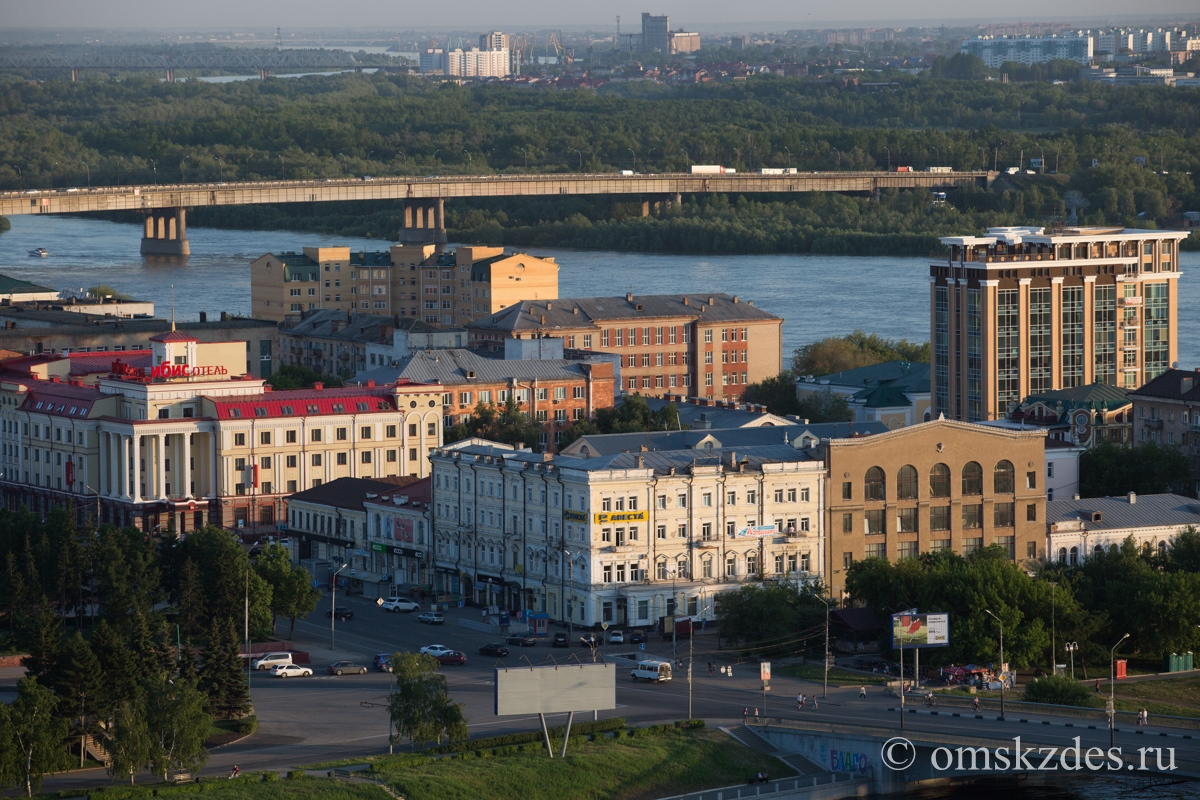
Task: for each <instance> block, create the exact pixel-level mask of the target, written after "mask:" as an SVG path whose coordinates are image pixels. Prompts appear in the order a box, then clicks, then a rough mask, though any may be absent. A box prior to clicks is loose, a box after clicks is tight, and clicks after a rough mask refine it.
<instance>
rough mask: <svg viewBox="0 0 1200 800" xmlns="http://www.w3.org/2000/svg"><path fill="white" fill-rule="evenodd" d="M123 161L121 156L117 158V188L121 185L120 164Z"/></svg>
mask: <svg viewBox="0 0 1200 800" xmlns="http://www.w3.org/2000/svg"><path fill="white" fill-rule="evenodd" d="M124 160H125V159H124V158H122V157H121V156H117V186H118V187H119V186H120V185H121V162H122V161H124Z"/></svg>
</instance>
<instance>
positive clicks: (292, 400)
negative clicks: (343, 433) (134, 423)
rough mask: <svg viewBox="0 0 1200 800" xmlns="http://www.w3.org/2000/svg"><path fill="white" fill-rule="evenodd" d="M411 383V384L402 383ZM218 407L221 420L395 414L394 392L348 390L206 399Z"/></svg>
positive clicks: (377, 389)
mask: <svg viewBox="0 0 1200 800" xmlns="http://www.w3.org/2000/svg"><path fill="white" fill-rule="evenodd" d="M401 383H407V381H401ZM205 399H206V400H209V401H210V402H212V403H213V405H214V406H215V407H216V411H217V419H254V418H264V417H267V418H270V417H303V416H328V415H332V414H363V413H369V412H375V411H394V410H395V408H396V403H395V398H394V397H393V396H392V392H391V390H390V389H387V388H383V387H379V388H367V387H360V386H348V387H344V388H337V389H320V390H317V389H291V390H287V391H282V392H264V393H262V394H254V395H234V396H232V397H208V396H206V397H205Z"/></svg>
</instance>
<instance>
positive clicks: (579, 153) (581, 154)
mask: <svg viewBox="0 0 1200 800" xmlns="http://www.w3.org/2000/svg"><path fill="white" fill-rule="evenodd" d="M575 155H577V156H579V171H580V172H583V153H581V152H579V151H578V150H576V151H575Z"/></svg>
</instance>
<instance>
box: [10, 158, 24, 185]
mask: <svg viewBox="0 0 1200 800" xmlns="http://www.w3.org/2000/svg"><path fill="white" fill-rule="evenodd" d="M12 168H13V169H15V170H16V171H17V175H19V176H20V177H21V188H22V189H24V188H25V173H24V172H21V168H20V167H18V166H17V165H16V164H13V165H12Z"/></svg>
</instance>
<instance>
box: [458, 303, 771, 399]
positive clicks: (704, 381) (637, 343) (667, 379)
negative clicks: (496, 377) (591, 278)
mask: <svg viewBox="0 0 1200 800" xmlns="http://www.w3.org/2000/svg"><path fill="white" fill-rule="evenodd" d="M782 329H783V320H782V319H781V318H779V317H777V316H775V315H773V314H771V313H769V312H766V311H763V310H762V309H760V308H756V307H755V306H754V303H753V302H745V301H742V300H741V299H740V298H738V297H737V296H736V295H734V296H730V295H727V294H713V295H645V296H634V295H632V294H627V295H625V296H624V297H588V298H567V299H561V300H552V301H544V302H543V301H540V300H539V301H534V300H524V301H523V302H521V303H518V304H516V305H513V306H511V307H509V308H506V309H504V310H502V311H497V312H496V313H494V314H492V315H491V316H490V317H487V318H485V319H480V320H478V321H477V322H473V323H471V324H470V325H469V326H468V331H469V332H470V334H471V344H472V346H476V347H484V348H489V349H503V347H504V342H505V340H507V339H512V338H517V339H531V338H540V337H547V336H549V337H560V338H562V339H563V340H564V345H565V347H566V348H567V349H569V350H572V349H581V350H594V351H599V352H604V353H615V354H617V355H620V356H621V359H622V363H621V380H622V386H621V388H622V389H623V390H624V391H626V392H639V393H641V394H643V395H648V396H652V397H661V396H663V395H666V394H685V395H689V396H695V397H708V398H716V399H726V400H736V399H738V397H740V395H741V393H742V392H743V391H745V388H746V386H747V385H748V384H751V383H756V382H758V381H761V380H764V379H766V378H770V377H773V376H775V375H777V374H779V371H780V369H781V364H782V362H781V359H782V351H783V339H782V336H783V334H782Z"/></svg>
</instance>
